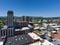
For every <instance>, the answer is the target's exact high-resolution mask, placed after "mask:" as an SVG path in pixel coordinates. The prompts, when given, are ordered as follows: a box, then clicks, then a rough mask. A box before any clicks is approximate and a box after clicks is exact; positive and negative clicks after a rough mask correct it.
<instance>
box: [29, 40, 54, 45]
mask: <svg viewBox="0 0 60 45" xmlns="http://www.w3.org/2000/svg"><path fill="white" fill-rule="evenodd" d="M29 45H41V42H40V41H38V42H35V43H32V44H29ZM42 45H54V44H52V43H51V42H49V41H47V40H44V42H43V43H42Z"/></svg>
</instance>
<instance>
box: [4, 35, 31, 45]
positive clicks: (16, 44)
mask: <svg viewBox="0 0 60 45" xmlns="http://www.w3.org/2000/svg"><path fill="white" fill-rule="evenodd" d="M31 41H32V39H31V38H30V37H29V36H28V35H27V34H24V35H17V36H13V37H8V38H7V42H6V44H5V45H9V44H11V45H23V44H26V43H30V42H31Z"/></svg>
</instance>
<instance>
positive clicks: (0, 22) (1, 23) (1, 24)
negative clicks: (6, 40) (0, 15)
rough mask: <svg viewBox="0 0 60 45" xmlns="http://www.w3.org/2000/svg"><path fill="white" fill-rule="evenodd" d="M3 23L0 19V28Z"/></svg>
mask: <svg viewBox="0 0 60 45" xmlns="http://www.w3.org/2000/svg"><path fill="white" fill-rule="evenodd" d="M3 25H4V24H3V22H2V21H1V20H0V28H1V27H2V26H3Z"/></svg>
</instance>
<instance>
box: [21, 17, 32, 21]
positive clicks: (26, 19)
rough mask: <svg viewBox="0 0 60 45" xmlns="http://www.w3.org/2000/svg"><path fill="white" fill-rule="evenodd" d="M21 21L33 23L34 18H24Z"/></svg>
mask: <svg viewBox="0 0 60 45" xmlns="http://www.w3.org/2000/svg"><path fill="white" fill-rule="evenodd" d="M21 20H22V21H26V22H32V17H29V16H22V18H21Z"/></svg>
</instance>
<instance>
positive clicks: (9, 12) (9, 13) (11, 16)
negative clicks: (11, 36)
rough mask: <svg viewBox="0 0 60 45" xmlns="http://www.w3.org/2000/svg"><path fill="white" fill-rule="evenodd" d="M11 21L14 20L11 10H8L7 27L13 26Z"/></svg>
mask: <svg viewBox="0 0 60 45" xmlns="http://www.w3.org/2000/svg"><path fill="white" fill-rule="evenodd" d="M13 21H14V16H13V11H8V12H7V25H8V27H11V26H13Z"/></svg>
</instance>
